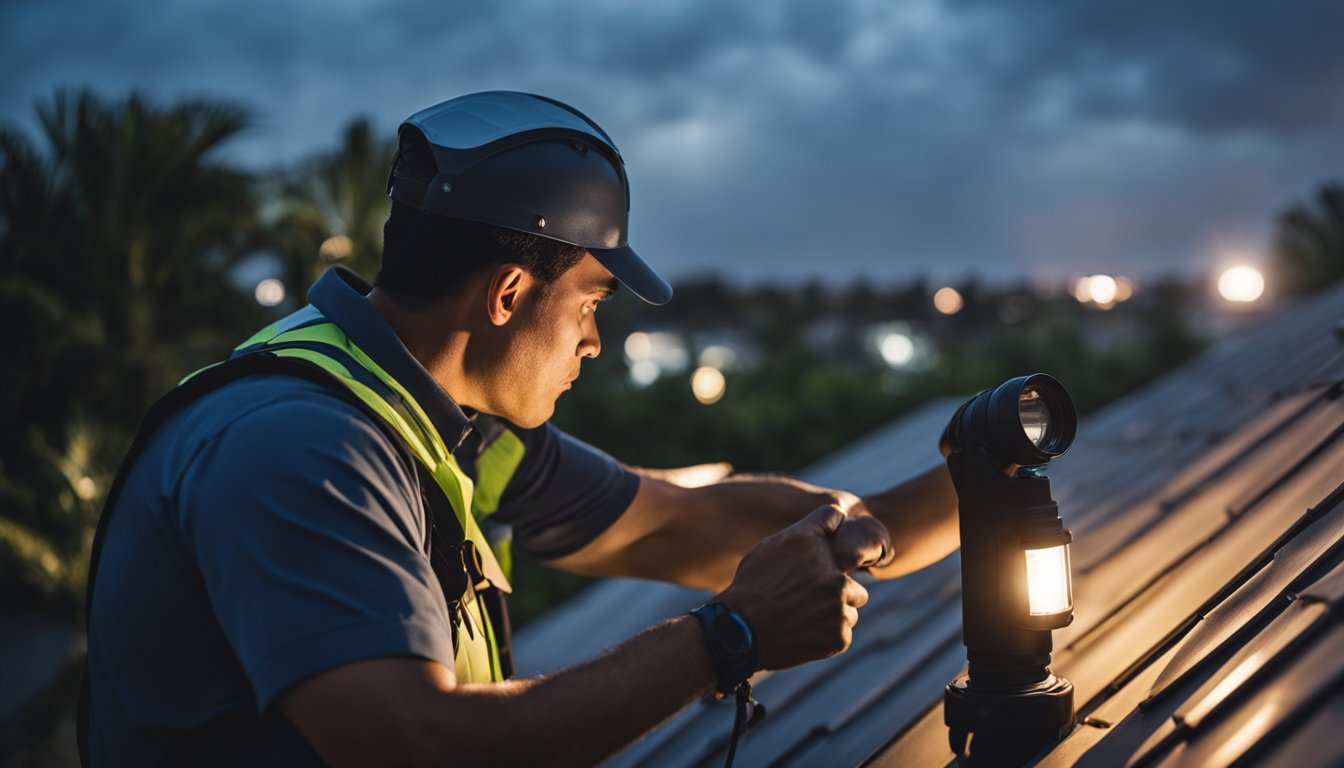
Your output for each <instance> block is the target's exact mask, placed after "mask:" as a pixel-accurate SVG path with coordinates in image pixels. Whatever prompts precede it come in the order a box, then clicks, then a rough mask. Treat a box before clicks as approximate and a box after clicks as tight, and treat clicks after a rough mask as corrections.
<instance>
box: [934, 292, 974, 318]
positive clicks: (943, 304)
mask: <svg viewBox="0 0 1344 768" xmlns="http://www.w3.org/2000/svg"><path fill="white" fill-rule="evenodd" d="M965 304H966V302H965V301H963V300H962V298H961V293H960V292H959V291H958V290H957V289H956V288H953V287H952V286H950V285H948V286H944V287H942V288H939V289H938V291H937V293H935V294H933V308H934V309H936V310H938V311H939V312H942V313H943V314H944V315H955V314H957V313H958V312H960V311H961V308H962V307H963V306H965Z"/></svg>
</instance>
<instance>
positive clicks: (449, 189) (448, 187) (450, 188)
mask: <svg viewBox="0 0 1344 768" xmlns="http://www.w3.org/2000/svg"><path fill="white" fill-rule="evenodd" d="M443 191H444V192H452V191H453V185H452V184H449V183H448V182H446V181H445V182H443Z"/></svg>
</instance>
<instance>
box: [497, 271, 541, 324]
mask: <svg viewBox="0 0 1344 768" xmlns="http://www.w3.org/2000/svg"><path fill="white" fill-rule="evenodd" d="M531 277H532V276H531V275H529V274H528V273H527V270H526V269H523V268H522V267H521V266H519V265H518V264H501V265H499V266H498V267H496V268H495V271H494V274H492V275H491V276H490V285H489V288H488V291H487V293H486V313H487V314H488V315H489V316H490V322H491V323H493V324H495V325H504V324H505V323H507V322H509V320H510V318H512V317H513V312H514V310H515V309H516V308H517V306H518V301H519V298H520V297H521V296H522V294H523V293H525V292H526V291H527V288H528V285H529V284H530V282H531Z"/></svg>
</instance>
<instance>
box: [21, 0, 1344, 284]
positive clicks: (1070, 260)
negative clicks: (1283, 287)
mask: <svg viewBox="0 0 1344 768" xmlns="http://www.w3.org/2000/svg"><path fill="white" fill-rule="evenodd" d="M1342 41H1344V3H1340V2H1326V1H1321V2H1316V1H1313V0H1304V1H1301V2H1292V3H1274V2H1268V1H1265V2H1243V1H1241V0H1235V1H1234V0H1218V1H1217V2H1147V1H1141V2H1119V1H1117V0H1113V1H1112V2H1102V1H1100V0H1074V1H1073V2H1062V3H1045V2H1005V1H1003V0H996V1H991V0H756V1H755V2H750V3H748V2H734V1H731V0H571V2H566V3H556V2H546V1H545V0H516V1H515V0H495V1H494V2H445V0H405V1H395V0H229V1H228V2H222V1H221V0H194V1H191V2H188V1H186V0H159V1H158V2H144V0H97V2H94V1H93V0H3V2H2V3H0V71H3V72H4V73H5V74H4V75H3V77H0V120H3V121H5V122H10V123H21V124H25V125H28V126H31V122H30V121H31V115H32V113H33V104H34V102H35V101H36V100H38V99H45V98H49V96H50V94H51V92H52V91H53V89H54V88H55V87H56V86H58V85H75V86H78V85H86V84H87V85H92V86H94V87H95V88H97V89H98V90H100V91H101V92H102V93H103V94H104V95H109V96H115V95H122V94H124V93H126V92H127V91H128V90H129V89H131V88H139V89H141V90H143V91H144V92H146V93H147V94H149V95H151V96H153V97H156V98H159V99H162V100H167V99H170V98H174V97H178V96H188V95H189V96H210V97H222V98H226V99H232V100H235V101H239V102H242V103H244V104H246V105H248V106H250V107H252V108H253V109H254V111H255V113H256V117H257V119H256V122H255V127H254V128H252V129H251V131H250V132H249V133H248V134H247V135H246V136H245V137H244V138H243V139H242V140H241V141H239V142H237V143H236V144H235V145H234V146H233V149H232V150H231V151H232V152H233V156H234V157H235V158H236V159H238V160H239V161H241V162H244V163H246V164H247V165H249V166H253V167H257V168H266V167H271V166H274V165H280V164H283V163H286V162H289V161H291V160H294V159H297V158H300V157H303V156H304V155H306V154H309V153H312V152H315V151H318V150H322V149H325V148H329V147H331V146H334V143H335V141H336V138H337V135H338V133H339V132H340V130H341V128H342V127H343V126H344V125H345V124H346V123H347V121H349V120H350V119H351V118H353V117H355V116H357V115H360V114H367V115H369V116H371V117H372V118H373V119H374V121H375V125H376V126H377V127H378V128H379V129H380V130H383V131H385V132H386V133H387V135H393V134H394V132H395V129H396V126H397V124H398V122H400V120H401V118H403V117H405V116H406V115H408V114H410V113H411V112H414V111H416V110H418V109H420V108H422V107H424V106H427V105H429V104H432V103H435V102H437V101H441V100H443V99H446V98H450V97H452V96H455V95H459V94H462V93H467V92H471V91H476V90H486V89H496V88H503V89H514V90H528V91H535V92H539V93H544V94H547V95H550V96H554V97H556V98H559V99H561V100H564V101H567V102H570V103H572V104H573V105H575V106H577V107H578V108H579V109H581V110H583V111H585V112H587V113H588V114H589V115H590V116H591V117H593V118H594V119H596V120H597V121H598V122H599V123H600V124H601V125H602V126H603V127H605V128H606V129H607V131H608V132H609V133H610V134H611V135H612V136H613V138H615V140H616V142H617V144H618V146H620V148H621V150H622V152H623V154H624V155H625V157H626V163H627V165H628V168H629V172H630V178H631V183H632V187H633V209H632V214H631V215H632V224H631V241H632V243H633V244H634V245H635V247H636V248H637V249H639V250H640V252H641V253H642V254H643V255H644V256H645V257H646V259H648V260H649V261H650V262H651V263H652V264H654V265H655V266H656V267H657V268H658V269H660V270H661V271H663V272H664V273H665V274H667V275H668V276H669V277H672V278H674V279H675V278H676V277H679V276H685V275H687V274H693V273H701V272H705V271H717V272H719V273H722V274H725V275H727V276H730V277H736V278H740V279H745V280H759V279H768V278H784V279H792V278H799V277H810V276H821V277H825V278H829V279H831V280H833V281H846V282H847V281H849V280H853V279H855V278H857V277H860V276H864V277H870V278H875V279H878V280H884V281H885V280H893V279H901V278H906V277H910V276H913V275H915V274H918V273H924V274H929V275H932V276H934V277H956V276H961V275H965V274H968V273H972V272H974V273H978V274H980V275H984V276H987V277H991V278H1006V277H1015V276H1024V277H1037V278H1047V277H1058V278H1062V277H1067V276H1069V275H1073V274H1088V273H1093V272H1098V271H1109V272H1113V273H1118V274H1137V275H1148V274H1154V273H1159V272H1169V271H1180V272H1187V273H1193V272H1196V271H1202V270H1204V269H1207V268H1210V267H1212V266H1216V265H1219V264H1222V263H1223V262H1225V261H1228V260H1238V259H1241V260H1250V261H1258V260H1261V259H1263V258H1264V252H1265V250H1266V248H1267V246H1268V243H1269V239H1270V236H1271V233H1272V222H1273V216H1274V215H1275V214H1276V213H1277V212H1278V211H1279V210H1281V209H1282V208H1283V207H1284V206H1286V205H1287V204H1289V203H1291V202H1293V201H1300V200H1305V199H1306V198H1307V197H1308V196H1309V195H1310V194H1311V193H1312V191H1313V190H1314V189H1315V188H1316V187H1317V186H1318V185H1319V184H1320V183H1321V182H1323V181H1326V180H1330V179H1335V180H1339V179H1341V178H1344V152H1342V150H1344V43H1342Z"/></svg>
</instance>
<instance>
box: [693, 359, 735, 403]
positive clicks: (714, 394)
mask: <svg viewBox="0 0 1344 768" xmlns="http://www.w3.org/2000/svg"><path fill="white" fill-rule="evenodd" d="M726 389H727V382H726V381H725V380H724V378H723V373H722V372H721V371H719V369H717V368H710V367H709V366H707V365H706V366H701V367H699V368H696V369H695V373H693V374H691V393H692V394H694V395H695V399H696V400H699V401H700V402H701V403H703V404H705V405H712V404H714V403H717V402H719V400H720V399H722V398H723V393H724V390H726Z"/></svg>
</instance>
